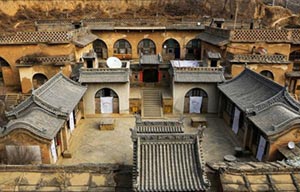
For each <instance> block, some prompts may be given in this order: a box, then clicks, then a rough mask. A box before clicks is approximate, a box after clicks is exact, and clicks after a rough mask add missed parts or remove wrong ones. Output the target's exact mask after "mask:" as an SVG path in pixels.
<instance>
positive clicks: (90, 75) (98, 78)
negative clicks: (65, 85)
mask: <svg viewBox="0 0 300 192" xmlns="http://www.w3.org/2000/svg"><path fill="white" fill-rule="evenodd" d="M79 82H81V83H126V82H129V69H128V68H97V69H83V68H82V69H80V75H79Z"/></svg>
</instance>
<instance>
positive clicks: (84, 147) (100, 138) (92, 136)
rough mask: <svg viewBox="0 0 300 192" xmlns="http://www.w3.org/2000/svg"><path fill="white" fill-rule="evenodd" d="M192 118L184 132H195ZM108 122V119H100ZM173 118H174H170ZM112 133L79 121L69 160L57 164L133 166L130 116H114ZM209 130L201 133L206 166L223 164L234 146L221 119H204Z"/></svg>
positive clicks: (187, 119) (93, 120) (96, 120)
mask: <svg viewBox="0 0 300 192" xmlns="http://www.w3.org/2000/svg"><path fill="white" fill-rule="evenodd" d="M191 116H192V115H186V116H185V119H184V125H185V132H187V133H191V132H196V131H197V129H196V128H192V127H191V125H190V122H191ZM102 118H107V116H105V117H102ZM169 118H172V119H174V118H176V117H169ZM114 119H115V129H114V130H111V131H109V130H106V131H104V130H99V122H100V120H101V118H87V119H82V120H81V121H80V123H79V125H78V127H77V128H76V129H75V131H74V132H73V135H72V140H71V144H70V152H71V154H72V158H69V159H68V158H61V159H60V160H59V161H58V164H78V163H117V164H125V165H131V164H132V141H131V137H130V135H131V132H130V131H129V129H130V128H133V127H134V124H135V118H134V117H133V116H132V115H127V116H115V117H114ZM207 122H208V127H207V128H206V130H205V132H204V139H203V150H204V158H205V161H206V162H214V161H221V160H223V158H224V156H225V155H228V154H234V147H235V146H237V143H236V142H235V140H234V139H232V137H231V135H230V134H228V131H230V129H229V128H228V127H227V128H226V127H225V123H224V121H223V120H222V119H220V118H218V117H217V116H216V115H207Z"/></svg>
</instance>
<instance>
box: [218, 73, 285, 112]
mask: <svg viewBox="0 0 300 192" xmlns="http://www.w3.org/2000/svg"><path fill="white" fill-rule="evenodd" d="M218 88H219V90H220V91H221V92H222V93H223V94H225V95H226V96H227V97H228V98H229V99H230V100H231V101H233V102H234V103H235V104H236V105H237V106H238V107H239V108H240V109H242V110H243V111H246V109H249V108H253V107H255V106H256V105H258V104H260V103H261V102H264V101H266V100H268V99H270V98H272V97H273V96H275V95H276V94H278V93H279V92H280V91H282V90H284V89H285V88H284V87H283V86H281V85H279V84H277V83H275V82H274V81H272V80H269V79H267V78H266V77H264V76H262V75H260V74H258V73H256V72H254V71H252V70H250V69H248V68H245V70H244V71H243V72H242V73H240V75H238V76H237V77H235V78H234V79H232V80H230V81H227V82H225V83H223V84H220V85H218Z"/></svg>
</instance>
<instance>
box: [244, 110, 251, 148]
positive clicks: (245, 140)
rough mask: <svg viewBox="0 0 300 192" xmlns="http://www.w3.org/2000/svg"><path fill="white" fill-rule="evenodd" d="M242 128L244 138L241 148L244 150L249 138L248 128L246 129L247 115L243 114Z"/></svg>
mask: <svg viewBox="0 0 300 192" xmlns="http://www.w3.org/2000/svg"><path fill="white" fill-rule="evenodd" d="M243 122H244V123H243V126H244V128H245V129H244V130H245V133H244V138H243V148H246V147H247V144H248V139H249V137H250V136H248V134H249V128H248V125H249V124H248V115H247V114H246V113H245V115H244V119H243Z"/></svg>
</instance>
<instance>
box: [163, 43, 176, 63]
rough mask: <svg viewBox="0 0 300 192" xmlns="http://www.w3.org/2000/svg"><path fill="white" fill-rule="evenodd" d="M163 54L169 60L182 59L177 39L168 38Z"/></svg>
mask: <svg viewBox="0 0 300 192" xmlns="http://www.w3.org/2000/svg"><path fill="white" fill-rule="evenodd" d="M162 48H163V56H164V57H165V58H167V60H171V59H180V45H179V43H178V41H176V40H175V39H168V40H166V41H165V42H164V43H163V47H162Z"/></svg>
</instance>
